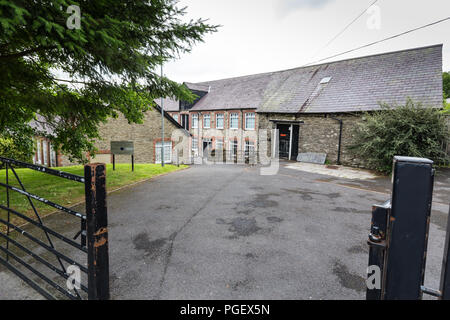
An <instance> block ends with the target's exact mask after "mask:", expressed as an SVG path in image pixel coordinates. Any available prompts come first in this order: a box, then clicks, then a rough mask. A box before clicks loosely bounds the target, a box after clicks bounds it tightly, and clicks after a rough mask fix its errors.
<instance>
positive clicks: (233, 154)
mask: <svg viewBox="0 0 450 320" xmlns="http://www.w3.org/2000/svg"><path fill="white" fill-rule="evenodd" d="M235 145H236V149H235V148H233V147H234V146H235ZM229 146H230V155H232V156H237V152H238V151H239V143H238V141H237V140H230V143H229ZM235 150H236V154H235V153H234V151H235Z"/></svg>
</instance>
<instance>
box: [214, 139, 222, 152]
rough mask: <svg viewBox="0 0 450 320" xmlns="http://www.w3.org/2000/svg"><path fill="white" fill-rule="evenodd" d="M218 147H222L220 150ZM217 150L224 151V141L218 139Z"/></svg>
mask: <svg viewBox="0 0 450 320" xmlns="http://www.w3.org/2000/svg"><path fill="white" fill-rule="evenodd" d="M218 145H220V146H221V147H220V148H219V147H218ZM216 150H223V139H216Z"/></svg>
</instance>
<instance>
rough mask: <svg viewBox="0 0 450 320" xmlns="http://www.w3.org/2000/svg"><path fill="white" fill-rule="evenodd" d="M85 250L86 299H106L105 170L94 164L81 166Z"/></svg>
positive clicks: (107, 292)
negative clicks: (86, 256) (82, 174)
mask: <svg viewBox="0 0 450 320" xmlns="http://www.w3.org/2000/svg"><path fill="white" fill-rule="evenodd" d="M84 179H85V195H86V220H87V221H86V224H87V249H88V299H89V300H108V299H109V298H110V295H109V257H108V220H107V209H106V167H105V164H101V163H94V164H88V165H86V166H85V167H84Z"/></svg>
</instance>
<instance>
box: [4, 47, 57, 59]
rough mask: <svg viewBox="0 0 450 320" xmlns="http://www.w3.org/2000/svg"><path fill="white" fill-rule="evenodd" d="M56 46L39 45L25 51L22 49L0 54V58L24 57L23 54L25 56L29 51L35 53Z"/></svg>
mask: <svg viewBox="0 0 450 320" xmlns="http://www.w3.org/2000/svg"><path fill="white" fill-rule="evenodd" d="M56 48H57V46H41V47H37V48H33V49H29V50H25V51H22V52H17V53H12V54H6V55H0V59H16V58H21V57H25V56H27V55H29V54H31V53H35V52H39V51H45V50H52V49H56Z"/></svg>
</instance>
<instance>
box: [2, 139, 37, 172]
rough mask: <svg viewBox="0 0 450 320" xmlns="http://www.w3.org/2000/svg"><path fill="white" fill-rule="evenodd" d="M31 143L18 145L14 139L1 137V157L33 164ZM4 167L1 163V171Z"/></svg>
mask: <svg viewBox="0 0 450 320" xmlns="http://www.w3.org/2000/svg"><path fill="white" fill-rule="evenodd" d="M31 143H32V141H31ZM31 143H28V142H27V143H25V144H18V143H17V141H15V140H14V139H13V138H10V137H2V136H0V156H1V157H5V158H10V159H15V160H19V161H23V162H32V159H33V146H32V144H31ZM3 166H4V165H3V163H1V162H0V169H1V168H3Z"/></svg>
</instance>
